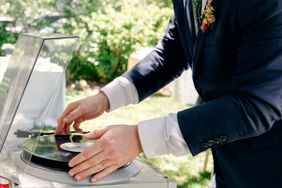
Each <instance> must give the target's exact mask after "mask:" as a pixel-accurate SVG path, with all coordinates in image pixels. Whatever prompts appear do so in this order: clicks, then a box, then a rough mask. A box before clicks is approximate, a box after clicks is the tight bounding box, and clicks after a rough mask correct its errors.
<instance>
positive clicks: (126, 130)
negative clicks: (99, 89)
mask: <svg viewBox="0 0 282 188" xmlns="http://www.w3.org/2000/svg"><path fill="white" fill-rule="evenodd" d="M84 137H85V138H86V139H90V140H91V139H97V141H96V142H95V143H94V144H92V145H91V146H90V147H89V148H87V149H86V150H85V151H83V152H82V153H80V154H79V155H77V156H76V157H74V158H73V159H72V160H71V161H70V162H69V166H70V167H72V169H71V170H70V171H69V175H70V176H72V177H74V178H75V179H76V180H77V181H79V180H81V179H83V178H85V177H87V176H90V175H93V174H95V175H93V177H92V178H91V181H92V182H96V181H98V180H99V179H101V178H103V177H105V176H106V175H108V174H110V173H112V172H113V171H115V170H116V169H118V168H119V167H121V166H123V165H125V164H127V163H128V162H130V161H132V160H133V159H135V158H136V157H137V155H138V154H139V153H141V152H142V147H141V144H140V140H139V135H138V130H137V125H132V126H128V125H115V126H110V127H106V128H104V129H99V130H95V131H93V132H91V133H89V134H87V135H84Z"/></svg>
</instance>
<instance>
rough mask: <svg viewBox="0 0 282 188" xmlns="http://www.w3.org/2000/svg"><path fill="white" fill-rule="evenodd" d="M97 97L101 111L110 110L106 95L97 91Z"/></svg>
mask: <svg viewBox="0 0 282 188" xmlns="http://www.w3.org/2000/svg"><path fill="white" fill-rule="evenodd" d="M97 95H98V97H99V99H100V100H101V102H102V106H103V107H102V108H103V111H104V112H106V111H108V110H109V109H110V102H109V99H108V97H107V95H106V94H105V93H104V92H103V91H101V90H100V91H99V93H98V94H97Z"/></svg>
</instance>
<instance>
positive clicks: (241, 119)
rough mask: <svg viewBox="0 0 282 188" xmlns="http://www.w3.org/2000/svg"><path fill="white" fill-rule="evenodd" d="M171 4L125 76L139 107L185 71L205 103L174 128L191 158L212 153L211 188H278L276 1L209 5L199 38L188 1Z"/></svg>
mask: <svg viewBox="0 0 282 188" xmlns="http://www.w3.org/2000/svg"><path fill="white" fill-rule="evenodd" d="M173 5H174V15H173V16H172V18H171V20H170V23H169V25H168V28H167V31H166V33H165V35H164V37H163V38H162V39H161V41H160V42H159V44H158V45H157V46H156V48H155V49H154V51H152V52H151V53H150V54H149V55H148V56H147V57H145V58H144V59H143V60H142V61H141V62H140V63H139V64H137V65H136V66H135V67H134V68H133V69H131V70H130V71H128V72H126V73H125V74H124V75H123V76H125V77H127V78H128V79H129V80H130V81H132V82H133V83H134V85H135V86H136V88H137V91H138V95H139V100H140V101H141V100H143V99H144V98H146V97H147V96H149V95H151V94H152V93H154V92H155V91H157V90H158V89H160V88H161V87H163V86H164V85H165V84H167V83H168V82H170V81H172V80H173V79H175V78H177V77H178V76H179V75H181V73H182V72H183V71H184V70H186V69H188V68H189V67H190V68H191V69H192V72H193V81H194V84H195V87H196V90H197V91H198V93H199V95H200V97H201V98H202V99H203V101H204V103H203V104H200V105H197V106H195V107H192V108H189V109H186V110H184V111H181V112H178V115H177V116H178V123H179V125H180V129H181V132H182V134H183V136H184V139H185V141H186V142H187V144H188V146H189V148H190V150H191V153H192V154H193V155H196V154H198V153H199V152H202V151H204V150H206V149H208V148H212V149H213V155H214V160H215V173H216V175H217V177H216V178H217V179H216V181H217V187H236V188H238V187H240V188H242V187H265V186H266V184H268V183H269V184H268V185H271V184H273V185H274V187H277V185H279V186H280V187H282V180H279V177H280V176H282V174H281V173H280V171H281V169H282V128H281V127H282V126H279V124H282V123H279V120H280V119H281V111H282V109H281V107H282V0H247V1H246V0H214V1H213V3H212V5H213V6H214V8H215V18H216V21H215V24H214V26H213V28H209V29H208V30H207V31H206V32H205V33H203V32H202V31H200V30H199V32H198V35H197V36H196V34H195V28H194V23H193V20H194V19H193V14H192V11H191V7H192V5H191V0H173ZM258 148H259V149H258ZM278 170H279V173H278ZM269 174H270V175H269ZM260 178H261V180H260ZM263 178H264V179H263ZM269 178H273V179H276V180H273V181H270V179H269ZM280 179H281V178H280ZM268 185H267V187H269V186H268Z"/></svg>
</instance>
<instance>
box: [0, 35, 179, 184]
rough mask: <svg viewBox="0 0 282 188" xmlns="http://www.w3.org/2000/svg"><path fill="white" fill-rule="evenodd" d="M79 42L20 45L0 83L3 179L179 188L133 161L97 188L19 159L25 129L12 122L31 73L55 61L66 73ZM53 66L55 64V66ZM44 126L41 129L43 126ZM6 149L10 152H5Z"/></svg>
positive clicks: (31, 40)
mask: <svg viewBox="0 0 282 188" xmlns="http://www.w3.org/2000/svg"><path fill="white" fill-rule="evenodd" d="M76 40H77V37H76V36H64V35H58V34H43V35H38V34H23V35H21V37H20V39H19V41H18V42H17V45H16V48H15V51H14V54H13V55H12V58H11V61H12V62H11V64H12V65H8V71H7V73H5V75H4V78H3V80H0V104H1V105H2V107H3V108H2V109H0V128H1V130H0V133H1V134H0V151H1V153H0V158H1V160H0V177H1V176H3V177H5V178H7V179H10V180H11V181H13V182H15V183H16V186H15V187H21V188H34V187H38V188H45V187H46V188H47V187H53V188H71V187H88V188H91V187H97V188H120V187H124V188H126V187H130V188H141V187H142V188H143V187H146V188H147V187H152V188H176V186H177V185H176V182H175V181H172V180H171V179H169V178H168V177H167V176H165V175H164V174H162V173H160V172H158V171H157V170H155V169H154V168H152V167H151V166H150V165H148V164H147V163H146V162H144V161H141V160H135V161H133V162H132V164H131V165H130V166H129V167H126V169H125V170H124V169H122V170H120V171H119V172H118V173H115V172H114V173H113V174H111V175H109V176H108V177H106V178H104V180H101V181H99V182H97V183H96V184H92V183H89V182H87V180H84V181H85V182H86V183H82V184H80V183H76V182H75V181H74V180H73V179H72V178H71V177H69V176H68V175H67V173H66V172H60V173H58V172H56V171H52V170H50V169H42V168H40V167H38V166H36V165H32V164H26V163H23V161H22V160H21V158H20V152H21V147H20V146H21V144H22V142H23V139H20V138H17V137H16V136H15V135H14V134H13V133H14V132H15V130H16V129H17V128H19V129H24V128H25V127H22V125H21V126H19V125H18V124H17V123H14V124H12V122H13V120H14V118H15V116H16V112H17V109H18V107H19V105H20V102H21V99H22V96H23V94H24V91H25V89H26V87H27V84H28V82H29V81H30V79H31V78H32V71H33V69H34V67H35V66H37V64H38V62H39V61H40V60H43V59H44V61H46V60H48V61H54V60H55V61H56V63H55V64H56V66H59V67H61V68H62V70H63V71H62V72H63V73H64V71H65V69H66V67H67V63H68V61H69V58H70V56H71V53H72V51H73V49H74V46H75V44H76ZM57 51H60V53H58V54H56V53H57ZM58 56H59V57H58ZM52 64H54V63H53V62H52ZM52 66H53V65H52ZM62 76H64V75H62ZM42 79H44V78H42ZM58 81H59V80H58ZM50 92H52V93H54V95H55V93H56V92H58V90H56V82H55V83H54V85H53V86H50ZM49 100H50V102H49V104H48V105H47V106H46V111H44V113H43V115H42V114H41V118H42V116H43V117H44V115H48V113H50V111H48V110H49V109H50V106H51V105H56V104H54V101H53V98H50V99H49ZM41 113H42V112H41ZM42 119H44V118H42ZM45 123H46V122H41V125H39V126H44V124H45ZM36 126H38V125H36ZM8 133H9V134H8ZM3 148H4V150H7V151H6V152H4V151H3ZM3 153H6V154H4V155H6V157H5V156H4V157H3ZM7 153H8V154H7ZM7 156H8V157H7ZM7 169H8V170H7ZM123 171H129V175H128V178H126V179H124V178H123V179H118V178H119V175H116V174H122V173H123ZM130 173H131V174H130ZM123 175H124V174H123ZM125 177H127V176H125ZM107 180H109V181H107ZM58 182H60V183H58ZM11 186H12V185H11Z"/></svg>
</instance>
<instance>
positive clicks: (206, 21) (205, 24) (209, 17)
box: [201, 0, 215, 33]
mask: <svg viewBox="0 0 282 188" xmlns="http://www.w3.org/2000/svg"><path fill="white" fill-rule="evenodd" d="M212 2H213V0H208V2H207V4H206V7H205V10H204V13H203V21H202V25H201V30H202V32H203V33H204V32H206V30H207V29H208V28H212V27H213V25H214V23H215V16H214V8H213V6H212Z"/></svg>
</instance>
